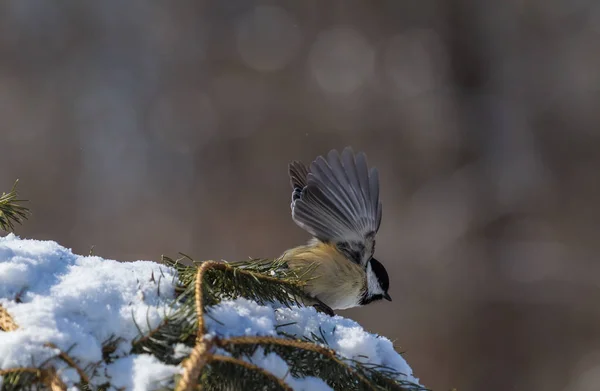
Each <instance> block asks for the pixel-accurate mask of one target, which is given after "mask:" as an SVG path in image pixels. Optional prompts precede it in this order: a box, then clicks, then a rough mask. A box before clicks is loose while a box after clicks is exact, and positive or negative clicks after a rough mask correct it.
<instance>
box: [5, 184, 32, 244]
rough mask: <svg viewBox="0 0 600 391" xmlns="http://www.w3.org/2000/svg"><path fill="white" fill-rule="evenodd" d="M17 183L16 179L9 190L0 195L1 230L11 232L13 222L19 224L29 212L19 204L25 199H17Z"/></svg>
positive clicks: (13, 225) (13, 226)
mask: <svg viewBox="0 0 600 391" xmlns="http://www.w3.org/2000/svg"><path fill="white" fill-rule="evenodd" d="M17 183H19V180H18V179H17V180H16V181H15V184H14V185H13V187H12V189H11V191H10V192H8V193H2V195H0V229H1V230H3V231H8V232H12V231H13V230H14V228H15V224H21V223H22V222H23V220H26V219H27V216H28V215H29V213H30V212H29V209H28V208H27V207H25V206H22V205H21V204H20V203H21V202H26V201H27V200H20V199H18V194H17Z"/></svg>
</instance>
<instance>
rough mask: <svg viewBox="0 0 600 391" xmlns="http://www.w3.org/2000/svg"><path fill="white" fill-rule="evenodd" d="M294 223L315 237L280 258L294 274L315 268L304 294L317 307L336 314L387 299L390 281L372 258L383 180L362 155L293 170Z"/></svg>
mask: <svg viewBox="0 0 600 391" xmlns="http://www.w3.org/2000/svg"><path fill="white" fill-rule="evenodd" d="M289 175H290V180H291V185H292V188H293V192H292V205H291V206H292V218H293V220H294V221H295V222H296V224H298V225H299V226H300V227H302V228H303V229H304V230H306V231H308V233H310V234H311V235H312V236H313V239H311V240H310V241H309V242H308V244H306V245H304V246H299V247H295V248H292V249H290V250H287V251H286V252H285V253H284V254H283V255H282V259H283V260H284V261H285V262H286V263H287V265H288V266H289V267H290V268H292V269H296V268H297V269H300V268H306V266H307V265H309V264H310V265H313V266H314V267H313V268H311V271H310V272H308V273H306V276H307V283H306V286H305V291H306V293H307V294H308V295H309V296H310V297H312V298H314V299H315V303H317V304H315V307H317V308H320V309H321V310H323V311H324V312H327V313H329V314H333V311H332V310H333V309H346V308H351V307H356V306H361V305H366V304H369V303H371V302H373V301H377V300H381V299H386V300H389V301H391V300H392V299H391V297H390V295H389V294H388V288H389V279H388V274H387V271H386V270H385V267H384V266H383V265H382V264H381V263H380V262H379V261H377V260H376V259H375V258H373V253H374V251H375V235H376V234H377V231H378V230H379V225H380V223H381V202H380V201H379V175H378V172H377V169H376V168H371V169H370V170H369V168H368V166H367V158H366V156H365V154H364V153H358V154H356V155H355V154H354V152H353V151H352V149H351V148H350V147H347V148H345V149H344V150H343V151H342V154H341V155H340V154H339V153H338V152H337V151H336V150H332V151H330V152H329V153H328V154H327V157H326V158H325V157H323V156H319V157H317V158H316V159H315V161H313V162H312V163H311V165H310V167H306V165H304V164H303V163H302V162H299V161H294V162H292V163H290V165H289Z"/></svg>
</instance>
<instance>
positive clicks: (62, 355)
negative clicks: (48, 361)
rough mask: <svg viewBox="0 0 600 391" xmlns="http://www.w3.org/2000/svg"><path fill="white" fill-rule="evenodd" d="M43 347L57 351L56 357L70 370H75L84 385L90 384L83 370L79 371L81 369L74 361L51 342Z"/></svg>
mask: <svg viewBox="0 0 600 391" xmlns="http://www.w3.org/2000/svg"><path fill="white" fill-rule="evenodd" d="M44 346H46V347H49V348H52V349H56V350H58V352H59V353H58V357H60V359H61V360H63V361H64V362H66V363H67V364H68V365H69V366H70V367H71V368H73V369H75V370H76V371H77V373H78V374H79V377H80V378H81V380H82V381H83V382H85V383H86V384H89V383H90V378H89V377H88V376H87V375H86V373H85V372H84V371H83V369H81V367H80V366H79V365H77V363H76V362H75V360H73V359H72V358H71V357H69V355H68V354H66V353H65V352H63V351H62V350H60V348H59V347H58V346H56V345H55V344H53V343H51V342H48V343H45V344H44Z"/></svg>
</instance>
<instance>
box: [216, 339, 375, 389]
mask: <svg viewBox="0 0 600 391" xmlns="http://www.w3.org/2000/svg"><path fill="white" fill-rule="evenodd" d="M216 344H217V345H218V346H221V347H224V346H226V345H256V344H259V345H278V346H286V347H293V348H295V349H301V350H308V351H312V352H315V353H318V354H320V355H322V356H325V357H327V358H329V359H330V360H332V361H334V362H336V363H337V364H339V365H342V366H344V367H345V368H347V369H348V371H349V372H351V373H352V374H353V375H354V376H356V378H357V379H359V380H360V381H361V382H362V383H363V384H365V385H367V386H368V387H369V388H371V389H372V390H376V388H375V387H373V385H372V384H371V382H370V381H369V380H368V379H367V378H366V377H364V376H363V375H361V374H360V373H358V372H357V371H356V370H355V369H354V368H352V367H351V366H350V365H348V364H347V363H345V362H344V361H343V360H341V359H340V358H339V357H338V356H337V355H336V353H335V351H334V350H333V349H329V348H325V347H323V346H319V345H317V344H315V343H312V342H303V341H297V340H292V339H283V338H276V337H231V338H223V339H219V340H217V341H216Z"/></svg>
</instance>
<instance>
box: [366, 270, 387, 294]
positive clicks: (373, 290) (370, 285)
mask: <svg viewBox="0 0 600 391" xmlns="http://www.w3.org/2000/svg"><path fill="white" fill-rule="evenodd" d="M367 289H368V290H367V292H368V293H369V294H371V295H382V294H383V293H384V292H383V289H381V286H379V281H378V280H377V276H376V275H375V273H374V272H373V269H372V268H371V263H370V262H369V263H368V264H367Z"/></svg>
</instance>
